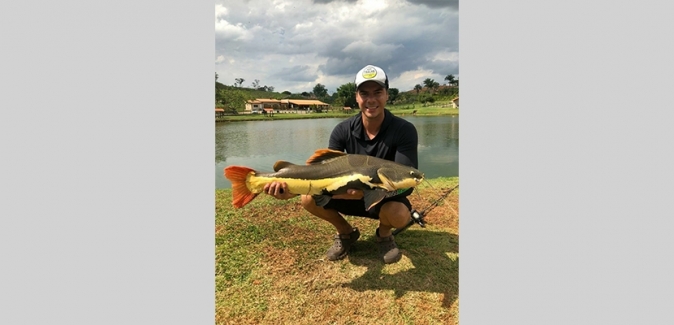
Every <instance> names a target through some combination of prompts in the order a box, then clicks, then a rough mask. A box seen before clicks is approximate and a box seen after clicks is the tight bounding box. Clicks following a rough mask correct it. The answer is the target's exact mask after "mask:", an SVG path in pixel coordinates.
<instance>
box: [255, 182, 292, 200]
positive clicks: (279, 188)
mask: <svg viewBox="0 0 674 325" xmlns="http://www.w3.org/2000/svg"><path fill="white" fill-rule="evenodd" d="M263 192H265V193H267V194H269V195H271V196H273V197H275V198H277V199H279V200H287V199H289V198H292V197H295V196H296V195H295V194H291V193H290V191H289V190H288V184H287V183H286V182H271V183H269V184H266V185H265V186H264V189H263Z"/></svg>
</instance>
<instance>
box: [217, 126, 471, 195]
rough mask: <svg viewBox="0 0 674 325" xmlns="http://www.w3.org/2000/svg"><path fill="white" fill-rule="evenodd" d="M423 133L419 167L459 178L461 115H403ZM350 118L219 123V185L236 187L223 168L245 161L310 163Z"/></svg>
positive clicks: (258, 166)
mask: <svg viewBox="0 0 674 325" xmlns="http://www.w3.org/2000/svg"><path fill="white" fill-rule="evenodd" d="M403 118H405V119H406V120H408V121H410V122H411V123H412V124H414V126H415V127H416V128H417V132H418V134H419V170H421V171H422V172H424V174H425V175H426V178H434V177H440V176H459V117H458V116H419V117H416V116H409V117H403ZM343 120H344V118H320V119H303V120H275V121H242V122H219V123H216V125H215V188H230V187H231V183H230V182H229V180H227V179H226V178H225V177H224V176H223V169H224V168H225V167H227V166H230V165H240V166H246V167H250V168H253V169H255V170H256V171H259V172H265V173H266V172H273V169H272V166H274V163H275V162H276V161H277V160H286V161H290V162H293V163H297V164H304V162H305V161H306V160H307V158H309V157H310V156H311V155H312V154H313V153H314V151H315V150H316V149H320V148H327V146H328V140H329V138H330V133H331V132H332V129H333V128H334V127H335V125H337V124H338V123H339V122H341V121H343Z"/></svg>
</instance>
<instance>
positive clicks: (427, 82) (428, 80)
mask: <svg viewBox="0 0 674 325" xmlns="http://www.w3.org/2000/svg"><path fill="white" fill-rule="evenodd" d="M434 82H435V80H433V79H431V78H426V80H424V86H426V88H428V92H431V89H433V83H434Z"/></svg>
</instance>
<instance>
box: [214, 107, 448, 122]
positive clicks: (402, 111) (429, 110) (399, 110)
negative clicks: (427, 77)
mask: <svg viewBox="0 0 674 325" xmlns="http://www.w3.org/2000/svg"><path fill="white" fill-rule="evenodd" d="M434 104H435V105H434ZM434 104H429V106H426V107H422V105H421V104H409V105H394V106H390V107H389V106H387V107H386V108H388V109H389V110H390V111H391V113H393V114H394V115H398V116H409V115H413V112H414V111H416V114H415V115H416V116H440V115H442V116H446V115H459V110H458V109H453V108H449V107H442V105H443V104H446V103H434ZM356 113H358V110H357V109H356V110H354V111H353V112H350V113H344V112H342V111H333V112H328V113H310V114H295V113H274V115H273V116H272V117H268V116H265V115H264V114H239V115H227V116H221V117H216V118H215V120H216V121H217V122H235V121H273V120H291V119H313V118H338V117H342V118H347V117H349V116H352V115H354V114H356Z"/></svg>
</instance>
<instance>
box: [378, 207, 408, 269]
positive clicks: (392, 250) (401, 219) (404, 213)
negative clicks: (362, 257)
mask: <svg viewBox="0 0 674 325" xmlns="http://www.w3.org/2000/svg"><path fill="white" fill-rule="evenodd" d="M411 218H412V215H411V213H410V208H409V207H408V206H407V205H405V204H403V203H402V202H397V201H389V202H386V203H384V204H383V205H382V206H381V209H380V210H379V228H378V229H377V233H376V237H377V243H379V255H380V256H381V257H382V259H383V260H384V263H386V264H389V263H395V262H398V261H399V260H400V258H401V257H402V253H401V252H400V250H399V249H398V246H397V245H396V243H395V240H394V238H393V234H392V233H391V229H392V228H402V227H404V226H406V225H407V223H409V221H410V219H411Z"/></svg>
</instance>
